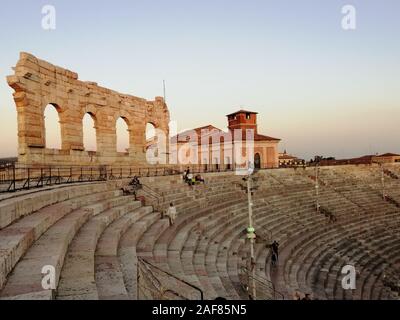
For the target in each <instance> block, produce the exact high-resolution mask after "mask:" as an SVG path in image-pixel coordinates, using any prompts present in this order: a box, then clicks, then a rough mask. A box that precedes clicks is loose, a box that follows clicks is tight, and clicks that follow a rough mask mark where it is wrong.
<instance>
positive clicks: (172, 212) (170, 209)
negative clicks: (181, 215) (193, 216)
mask: <svg viewBox="0 0 400 320" xmlns="http://www.w3.org/2000/svg"><path fill="white" fill-rule="evenodd" d="M167 216H168V219H169V225H170V226H172V225H173V224H174V222H175V219H176V208H175V207H174V204H173V203H172V202H171V203H170V204H169V207H168V210H167Z"/></svg>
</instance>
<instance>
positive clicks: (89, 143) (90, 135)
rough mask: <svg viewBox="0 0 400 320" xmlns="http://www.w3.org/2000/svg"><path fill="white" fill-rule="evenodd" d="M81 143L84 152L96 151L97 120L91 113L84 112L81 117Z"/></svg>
mask: <svg viewBox="0 0 400 320" xmlns="http://www.w3.org/2000/svg"><path fill="white" fill-rule="evenodd" d="M89 119H90V120H89ZM87 126H92V128H90V127H87ZM82 143H83V147H84V150H86V151H97V145H98V143H97V118H96V115H95V114H93V113H91V112H86V113H85V114H84V115H83V117H82Z"/></svg>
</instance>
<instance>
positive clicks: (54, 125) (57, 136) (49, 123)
mask: <svg viewBox="0 0 400 320" xmlns="http://www.w3.org/2000/svg"><path fill="white" fill-rule="evenodd" d="M44 131H45V142H46V143H45V147H46V148H48V149H61V127H60V117H59V115H58V110H57V107H56V106H54V105H52V104H49V105H47V106H46V108H45V110H44Z"/></svg>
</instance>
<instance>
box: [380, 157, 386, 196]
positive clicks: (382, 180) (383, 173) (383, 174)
mask: <svg viewBox="0 0 400 320" xmlns="http://www.w3.org/2000/svg"><path fill="white" fill-rule="evenodd" d="M379 166H380V167H381V184H382V199H383V200H385V198H386V195H385V170H384V168H383V164H382V163H381V162H379Z"/></svg>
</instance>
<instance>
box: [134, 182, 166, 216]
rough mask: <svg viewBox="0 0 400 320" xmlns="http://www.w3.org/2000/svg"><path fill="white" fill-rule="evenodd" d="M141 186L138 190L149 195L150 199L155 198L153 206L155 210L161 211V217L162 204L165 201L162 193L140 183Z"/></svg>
mask: <svg viewBox="0 0 400 320" xmlns="http://www.w3.org/2000/svg"><path fill="white" fill-rule="evenodd" d="M141 186H142V188H141V189H140V191H142V192H143V193H145V194H146V195H148V196H150V197H151V198H152V199H154V200H155V204H153V207H154V209H155V210H156V211H159V212H160V213H161V218H162V217H163V213H162V210H163V208H162V205H163V204H164V202H165V197H164V194H163V193H162V194H159V193H158V192H157V191H155V190H153V189H152V188H150V187H149V186H148V185H146V184H143V183H142V184H141Z"/></svg>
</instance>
